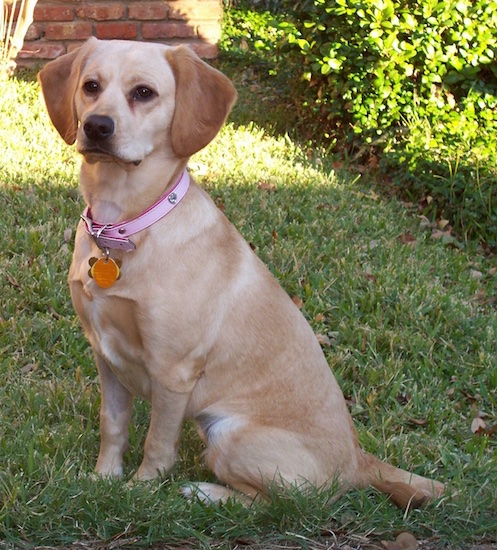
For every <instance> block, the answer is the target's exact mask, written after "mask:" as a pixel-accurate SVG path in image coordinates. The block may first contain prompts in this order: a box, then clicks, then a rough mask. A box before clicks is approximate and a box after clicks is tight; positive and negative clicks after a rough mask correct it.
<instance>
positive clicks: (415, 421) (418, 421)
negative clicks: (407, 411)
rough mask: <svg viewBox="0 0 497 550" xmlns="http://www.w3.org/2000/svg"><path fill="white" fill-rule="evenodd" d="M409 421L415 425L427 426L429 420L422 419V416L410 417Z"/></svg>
mask: <svg viewBox="0 0 497 550" xmlns="http://www.w3.org/2000/svg"><path fill="white" fill-rule="evenodd" d="M407 421H408V422H409V424H414V425H415V426H426V425H427V424H428V420H422V419H421V418H409V419H408V420H407Z"/></svg>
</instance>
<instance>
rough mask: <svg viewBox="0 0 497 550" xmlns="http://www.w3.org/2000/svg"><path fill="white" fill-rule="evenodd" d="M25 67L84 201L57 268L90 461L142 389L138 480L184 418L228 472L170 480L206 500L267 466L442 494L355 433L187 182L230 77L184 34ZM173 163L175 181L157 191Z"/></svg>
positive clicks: (305, 343) (220, 221) (409, 497)
mask: <svg viewBox="0 0 497 550" xmlns="http://www.w3.org/2000/svg"><path fill="white" fill-rule="evenodd" d="M39 80H40V83H41V86H42V89H43V93H44V97H45V101H46V105H47V108H48V112H49V115H50V117H51V119H52V121H53V124H54V125H55V127H56V128H57V130H58V132H59V133H60V135H61V136H62V137H63V138H64V140H65V141H66V142H67V143H69V144H72V143H74V142H75V141H76V140H77V148H78V151H79V152H80V153H81V154H82V156H83V164H82V169H81V190H82V193H83V197H84V199H85V201H86V203H87V204H88V205H89V206H90V207H91V211H87V212H86V213H85V215H86V221H85V222H83V221H82V222H81V223H80V225H79V227H78V231H77V235H76V243H75V250H74V258H73V263H72V266H71V269H70V274H69V282H70V286H71V293H72V299H73V302H74V306H75V308H76V310H77V312H78V314H79V316H80V318H81V320H82V323H83V326H84V329H85V331H86V334H87V336H88V339H89V341H90V343H91V345H92V347H93V350H94V353H95V357H96V362H97V366H98V370H99V374H100V384H101V391H102V405H101V413H100V424H101V446H100V454H99V457H98V461H97V465H96V471H97V473H98V474H100V475H102V476H122V475H123V453H124V452H125V450H126V448H127V445H128V430H129V428H128V426H129V422H130V417H131V407H132V401H133V397H134V396H139V397H142V398H144V399H148V400H149V401H150V402H151V404H152V412H151V421H150V428H149V431H148V434H147V438H146V442H145V449H144V456H143V461H142V463H141V465H140V467H139V468H138V471H137V472H136V474H135V479H139V480H142V479H143V480H146V479H151V478H154V477H156V476H157V475H159V474H165V473H167V472H169V471H170V470H171V468H172V467H173V465H174V462H175V458H176V449H177V445H178V440H179V437H180V434H181V429H182V424H183V421H184V420H185V419H187V418H191V419H195V420H196V421H197V422H198V425H199V428H200V432H201V433H202V434H203V437H204V439H205V442H206V448H207V450H206V453H205V458H206V461H207V464H208V465H209V467H210V468H211V469H212V470H213V472H214V473H215V474H216V476H217V477H218V479H219V480H220V481H221V482H222V483H224V484H227V485H228V486H230V488H228V487H224V486H222V485H216V484H209V483H199V484H196V485H194V486H193V489H185V493H187V494H188V493H189V492H190V491H194V492H195V491H198V494H199V495H200V496H201V497H202V498H203V499H204V500H206V501H212V502H215V501H223V500H226V499H227V498H228V497H233V496H235V497H236V496H238V498H240V499H241V500H245V501H247V500H248V498H247V497H249V499H253V498H255V497H256V496H257V495H265V494H267V493H268V490H269V487H270V486H271V484H272V483H273V482H275V483H278V484H294V485H295V484H297V485H301V484H304V483H311V484H312V485H314V486H317V487H326V486H331V485H332V484H333V483H335V482H337V483H338V485H339V487H340V492H342V491H344V490H346V489H348V488H350V487H354V486H358V487H364V486H366V485H373V486H374V487H376V488H378V489H379V490H380V491H383V492H385V493H387V494H389V495H390V496H391V497H392V499H393V500H394V501H395V502H396V503H397V504H398V505H400V506H402V507H408V506H415V505H419V504H421V503H422V502H424V501H426V500H427V499H429V498H431V497H432V496H439V495H440V494H441V493H442V491H443V485H442V484H440V483H438V482H435V481H431V480H429V479H426V478H423V477H420V476H417V475H412V474H410V473H408V472H405V471H403V470H400V469H397V468H394V467H393V466H390V465H388V464H385V463H383V462H381V461H380V460H379V459H377V458H375V457H373V456H372V455H369V454H367V453H364V452H363V451H362V450H361V449H360V448H359V443H358V439H357V435H356V432H355V430H354V427H353V423H352V419H351V417H350V415H349V412H348V410H347V406H346V403H345V400H344V398H343V395H342V393H341V391H340V389H339V387H338V385H337V383H336V381H335V378H334V377H333V375H332V373H331V371H330V368H329V366H328V364H327V362H326V360H325V357H324V355H323V353H322V351H321V348H320V346H319V343H318V342H317V340H316V338H315V335H314V334H313V331H312V329H311V327H310V326H309V324H308V323H307V322H306V320H305V319H304V317H303V316H302V314H301V313H300V311H299V310H298V308H297V307H296V306H295V305H294V304H293V302H292V301H291V300H290V298H289V297H288V295H287V294H286V293H285V292H284V291H283V290H282V289H281V287H280V286H279V285H278V283H277V282H276V281H275V279H274V278H273V277H272V275H271V274H270V272H269V271H268V269H267V268H266V267H265V266H264V265H263V263H262V262H261V261H260V260H259V259H258V258H257V257H256V256H255V255H254V253H253V252H252V250H251V248H250V246H249V245H248V244H247V243H246V242H245V241H244V240H243V238H242V237H241V236H240V235H239V234H238V232H237V231H236V230H235V229H234V227H233V226H232V225H231V224H230V223H229V222H228V220H227V219H226V218H225V217H224V215H223V214H222V213H221V212H220V211H219V209H218V208H217V207H216V206H215V205H214V203H213V202H212V200H211V199H210V198H209V197H208V196H207V194H206V193H205V192H204V191H202V190H201V189H200V188H199V187H198V186H197V185H196V184H195V183H194V182H191V183H190V185H189V187H187V188H186V191H185V187H184V184H185V181H186V185H188V176H187V175H185V173H184V172H183V171H184V169H185V166H186V163H187V161H188V158H189V157H190V155H192V154H193V153H195V152H196V151H198V150H200V149H201V148H203V147H204V146H205V145H207V144H208V143H209V142H210V141H211V140H212V139H213V138H214V136H215V135H216V134H217V132H218V131H219V129H220V127H221V126H222V124H223V122H224V120H225V118H226V116H227V115H228V113H229V111H230V109H231V106H232V104H233V103H234V101H235V97H236V92H235V90H234V88H233V86H232V84H231V83H230V81H229V80H228V79H227V78H226V77H225V76H224V75H222V74H221V73H220V72H218V71H217V70H215V69H213V68H211V67H210V66H208V65H207V64H206V63H204V62H203V61H201V60H200V59H199V58H198V57H197V56H196V55H195V54H194V53H192V52H191V51H190V50H189V49H187V48H185V47H178V48H172V47H167V46H162V45H156V44H146V43H136V42H125V41H110V42H105V41H98V40H96V39H91V40H89V41H88V42H87V43H86V44H85V45H83V46H82V47H81V48H79V49H78V50H75V51H73V52H71V53H69V54H67V55H64V56H62V57H60V58H59V59H57V60H55V61H52V62H50V63H48V64H47V65H46V67H45V68H44V69H43V70H42V71H41V72H40V75H39ZM182 174H183V179H182V180H181V181H183V180H184V181H183V183H182V184H179V185H183V192H184V193H185V194H184V197H181V196H179V192H177V190H174V193H172V194H171V189H172V188H173V187H174V185H176V182H177V181H178V178H179V177H180V176H181V175H182ZM185 178H186V179H185ZM177 189H179V188H177ZM161 197H163V198H164V197H167V200H168V201H169V202H170V203H171V205H172V206H173V208H172V209H171V210H170V211H169V213H167V215H163V216H162V217H160V219H158V220H157V221H155V222H154V223H153V224H151V225H150V226H148V227H146V228H142V229H140V230H139V231H138V232H135V233H134V234H133V235H131V237H132V238H131V240H132V245H133V246H132V245H130V244H129V241H127V239H126V238H123V239H122V240H121V241H122V242H126V241H127V244H126V245H122V242H121V241H119V239H117V244H116V246H114V244H113V241H112V239H110V240H109V239H107V240H105V239H104V235H105V232H106V231H108V230H109V227H110V228H112V230H115V229H116V227H117V228H119V227H120V226H119V225H117V226H114V225H113V224H116V223H118V222H123V221H128V220H133V219H135V218H136V217H139V216H140V215H141V214H142V213H144V212H145V216H149V215H150V213H149V212H148V213H147V209H149V207H151V206H152V205H154V204H155V203H156V202H157V201H158V200H159V199H160V198H161ZM166 202H167V201H166ZM172 203H175V204H174V205H173V204H172ZM160 204H161V205H163V204H164V200H163V201H162V202H161V203H160ZM162 207H163V206H160V207H157V208H159V209H160V208H162ZM154 208H155V207H154ZM160 213H161V212H160ZM90 214H91V217H90ZM98 222H100V223H101V224H102V225H98ZM103 224H108V226H106V227H103ZM121 230H122V227H121ZM92 235H93V236H92ZM119 238H120V237H119ZM97 243H98V244H99V246H97ZM111 244H112V246H110V245H111ZM121 245H122V246H124V248H125V249H126V247H127V246H129V247H131V248H134V247H135V249H133V250H131V251H128V252H126V251H123V250H121V248H120V247H121ZM98 259H100V260H101V261H100V264H99V266H96V262H97V260H98ZM90 260H91V261H90ZM89 261H90V263H91V264H92V265H91V267H90V265H89ZM121 262H122V265H120V267H119V264H120V263H121ZM109 266H112V269H111V271H112V273H107V272H105V274H104V275H102V273H100V268H102V269H103V268H108V267H109ZM104 271H105V270H104ZM118 275H119V279H117V276H118ZM104 279H105V280H104ZM109 283H110V284H109ZM105 285H108V286H105ZM241 493H242V494H243V496H242V495H241Z"/></svg>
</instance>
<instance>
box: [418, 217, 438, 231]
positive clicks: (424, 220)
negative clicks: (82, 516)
mask: <svg viewBox="0 0 497 550" xmlns="http://www.w3.org/2000/svg"><path fill="white" fill-rule="evenodd" d="M419 227H420V228H421V229H425V228H426V227H435V224H433V223H432V222H431V221H430V220H429V219H428V218H427V217H426V216H419Z"/></svg>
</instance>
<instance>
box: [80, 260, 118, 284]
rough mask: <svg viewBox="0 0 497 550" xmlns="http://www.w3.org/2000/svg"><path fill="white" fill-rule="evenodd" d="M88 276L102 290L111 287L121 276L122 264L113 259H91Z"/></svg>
mask: <svg viewBox="0 0 497 550" xmlns="http://www.w3.org/2000/svg"><path fill="white" fill-rule="evenodd" d="M88 263H89V264H90V270H89V271H88V275H89V276H90V277H91V278H92V279H93V280H94V281H95V282H96V283H97V285H98V286H99V287H100V288H109V287H111V286H112V285H113V284H114V283H115V282H116V281H117V280H118V279H119V277H120V276H121V270H120V266H121V262H120V261H119V260H116V261H114V260H113V259H112V258H109V257H105V258H99V259H97V258H90V260H89V262H88Z"/></svg>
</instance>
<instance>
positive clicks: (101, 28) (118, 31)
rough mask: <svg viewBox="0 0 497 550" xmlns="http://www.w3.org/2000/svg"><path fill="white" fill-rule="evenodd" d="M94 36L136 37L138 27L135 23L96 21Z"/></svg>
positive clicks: (108, 37) (106, 37) (104, 37)
mask: <svg viewBox="0 0 497 550" xmlns="http://www.w3.org/2000/svg"><path fill="white" fill-rule="evenodd" d="M95 36H96V37H97V38H103V39H112V38H119V39H126V38H137V37H138V27H137V24H136V23H129V22H123V23H121V22H119V23H117V22H116V23H97V25H96V26H95Z"/></svg>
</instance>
